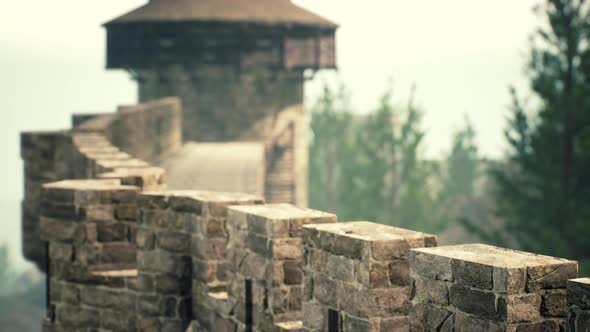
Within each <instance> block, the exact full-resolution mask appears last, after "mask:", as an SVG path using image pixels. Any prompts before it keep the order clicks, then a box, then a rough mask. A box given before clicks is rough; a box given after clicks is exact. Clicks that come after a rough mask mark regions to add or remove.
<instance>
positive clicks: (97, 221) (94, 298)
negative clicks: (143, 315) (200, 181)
mask: <svg viewBox="0 0 590 332" xmlns="http://www.w3.org/2000/svg"><path fill="white" fill-rule="evenodd" d="M138 192H139V188H137V187H131V186H122V185H120V183H119V181H118V180H66V181H61V182H55V183H52V184H47V185H44V186H43V194H42V196H43V200H42V209H41V222H40V236H41V239H42V240H44V241H47V242H48V245H49V259H50V264H49V271H48V278H49V284H48V294H49V295H48V305H49V306H48V315H47V318H46V320H45V322H44V331H56V332H61V331H64V332H65V331H74V330H82V329H85V328H87V327H89V326H93V327H95V328H104V329H107V330H116V331H125V330H129V329H130V328H131V327H133V328H134V326H135V316H136V315H135V306H136V292H135V290H134V287H133V285H132V278H133V276H134V275H135V272H133V271H129V270H126V269H132V268H134V265H135V260H136V253H135V245H134V243H133V242H134V240H133V234H134V231H133V229H134V224H135V220H134V218H135V214H134V213H125V212H128V211H132V212H134V211H135V210H136V207H135V202H136V196H137V193H138ZM123 211H125V212H123ZM111 270H117V273H115V274H112V272H110V271H111Z"/></svg>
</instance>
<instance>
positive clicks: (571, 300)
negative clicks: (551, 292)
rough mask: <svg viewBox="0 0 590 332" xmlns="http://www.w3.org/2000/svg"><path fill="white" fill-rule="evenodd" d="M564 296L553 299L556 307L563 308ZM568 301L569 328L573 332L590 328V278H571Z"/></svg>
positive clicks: (568, 286)
mask: <svg viewBox="0 0 590 332" xmlns="http://www.w3.org/2000/svg"><path fill="white" fill-rule="evenodd" d="M562 301H563V298H558V299H557V301H553V302H552V304H553V306H554V307H557V308H558V310H561V307H562V306H563V303H562ZM567 303H568V305H569V315H568V319H569V324H570V325H569V328H570V331H571V332H580V331H588V330H590V278H580V279H574V280H569V281H568V283H567Z"/></svg>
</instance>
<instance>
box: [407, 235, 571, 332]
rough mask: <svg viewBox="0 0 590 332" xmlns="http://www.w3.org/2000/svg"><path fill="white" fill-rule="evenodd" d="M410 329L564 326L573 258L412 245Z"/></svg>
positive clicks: (476, 246)
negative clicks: (413, 246)
mask: <svg viewBox="0 0 590 332" xmlns="http://www.w3.org/2000/svg"><path fill="white" fill-rule="evenodd" d="M410 267H411V273H412V280H413V284H414V292H413V298H412V303H413V308H412V314H411V315H410V320H411V328H412V331H431V330H433V329H440V330H441V331H555V332H558V331H565V330H566V329H567V320H566V316H567V305H566V284H567V281H568V279H570V278H575V277H576V276H577V274H578V264H577V262H574V261H568V260H565V259H557V258H553V257H547V256H541V255H534V254H530V253H524V252H519V251H515V250H508V249H502V248H497V247H492V246H487V245H482V244H468V245H459V246H448V247H438V248H428V249H419V250H413V251H412V252H411V255H410Z"/></svg>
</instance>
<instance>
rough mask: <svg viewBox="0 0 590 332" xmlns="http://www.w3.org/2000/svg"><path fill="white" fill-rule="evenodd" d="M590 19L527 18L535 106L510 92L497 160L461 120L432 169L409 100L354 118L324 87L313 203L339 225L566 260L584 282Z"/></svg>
mask: <svg viewBox="0 0 590 332" xmlns="http://www.w3.org/2000/svg"><path fill="white" fill-rule="evenodd" d="M588 9H589V6H588V4H587V2H586V1H584V0H546V1H543V2H542V4H541V5H539V6H538V7H536V8H535V10H536V12H537V13H538V14H539V15H538V16H539V18H540V28H539V29H538V30H537V31H536V32H535V33H534V35H532V36H531V48H530V52H529V59H528V64H527V70H526V75H527V78H528V79H529V81H530V89H531V91H532V94H533V96H532V97H533V98H532V100H533V102H527V100H526V99H522V98H520V97H519V93H518V91H516V90H515V89H514V88H510V93H511V95H512V100H513V103H512V105H511V107H510V109H509V110H508V115H507V122H506V129H505V131H504V137H505V141H506V146H507V147H508V148H507V152H506V153H505V155H504V156H503V158H501V159H499V160H485V159H484V158H482V156H481V155H480V154H479V153H478V150H477V145H476V142H475V138H476V133H475V131H474V129H473V127H472V126H471V124H470V122H469V120H468V119H466V121H465V123H464V125H463V127H462V128H461V129H460V130H458V131H457V132H456V133H455V134H454V136H453V141H452V146H451V148H450V152H449V153H448V155H446V156H445V157H444V158H442V160H429V159H427V158H425V156H424V153H423V151H424V146H425V144H426V142H425V140H424V137H425V134H426V132H425V130H424V127H423V125H422V115H423V110H421V109H420V108H419V107H417V106H416V105H415V104H414V102H413V101H412V98H410V100H409V102H408V103H407V104H406V105H404V106H396V105H395V104H394V103H393V100H392V93H391V90H388V91H386V92H385V93H384V94H383V96H382V97H381V99H380V100H379V106H378V107H377V108H375V109H373V110H370V112H368V113H364V114H363V115H360V114H361V113H359V112H358V111H357V110H353V109H352V108H351V106H350V100H349V97H350V93H349V91H347V89H346V88H345V87H339V88H337V89H333V88H330V87H328V86H325V87H324V90H323V93H322V94H321V96H320V97H319V98H318V99H317V101H316V102H315V104H314V105H313V108H312V112H311V129H312V133H313V136H312V140H311V149H310V154H311V158H310V187H309V188H310V205H311V206H312V207H314V208H318V209H324V210H328V211H333V212H337V213H338V214H339V217H340V219H341V220H361V219H363V220H367V219H369V220H372V221H378V222H382V223H384V224H390V225H394V226H400V227H406V228H412V229H416V230H421V231H426V232H432V233H437V234H440V233H443V234H449V236H448V237H447V240H448V241H449V242H453V241H457V242H459V241H462V240H463V238H461V237H469V236H476V238H477V240H479V241H481V242H486V243H490V244H496V245H500V246H504V247H511V248H516V249H522V250H527V251H531V252H535V253H541V254H547V255H553V256H559V257H564V258H570V259H575V260H579V261H580V262H581V264H582V265H581V267H582V270H583V272H585V273H590V240H589V239H590V38H589V33H590V16H589V15H588ZM498 111H499V112H505V110H498ZM462 232H463V233H462ZM467 234H471V235H467ZM471 238H473V237H471Z"/></svg>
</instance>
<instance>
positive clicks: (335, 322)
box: [328, 309, 340, 332]
mask: <svg viewBox="0 0 590 332" xmlns="http://www.w3.org/2000/svg"><path fill="white" fill-rule="evenodd" d="M328 332H340V317H339V315H338V311H336V310H332V309H328Z"/></svg>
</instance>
